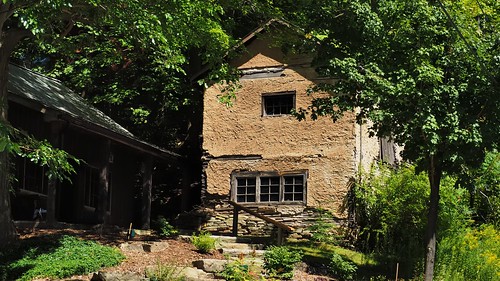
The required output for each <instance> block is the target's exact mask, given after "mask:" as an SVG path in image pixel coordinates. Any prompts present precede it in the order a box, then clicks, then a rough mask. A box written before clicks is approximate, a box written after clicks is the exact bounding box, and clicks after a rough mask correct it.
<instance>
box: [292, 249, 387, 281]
mask: <svg viewBox="0 0 500 281" xmlns="http://www.w3.org/2000/svg"><path fill="white" fill-rule="evenodd" d="M287 246H288V247H289V248H290V249H293V250H297V251H300V252H301V253H303V258H302V260H303V261H304V262H305V263H307V264H308V265H312V266H315V267H317V268H324V267H325V266H326V268H324V269H325V272H327V273H328V274H329V275H330V274H333V275H334V276H336V277H337V278H339V277H341V276H339V274H338V272H337V271H342V272H344V271H345V272H350V271H352V270H351V269H350V268H356V270H355V271H356V275H355V277H356V280H370V278H372V277H374V276H378V275H381V274H384V272H385V271H384V267H383V266H381V265H380V264H379V263H378V261H377V260H376V259H374V258H373V255H370V254H366V253H362V252H359V251H354V250H352V249H347V248H342V247H341V246H337V245H334V244H325V243H317V242H314V241H294V242H289V243H288V244H287ZM334 257H341V259H342V261H343V263H342V264H340V263H337V262H333V261H332V260H333V259H334ZM344 264H345V265H346V266H343V265H344ZM347 264H349V266H347ZM348 267H349V268H348ZM347 280H348V279H347ZM384 280H385V279H384Z"/></svg>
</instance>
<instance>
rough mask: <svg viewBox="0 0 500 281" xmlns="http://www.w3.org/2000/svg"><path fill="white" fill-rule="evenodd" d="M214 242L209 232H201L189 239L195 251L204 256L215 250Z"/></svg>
mask: <svg viewBox="0 0 500 281" xmlns="http://www.w3.org/2000/svg"><path fill="white" fill-rule="evenodd" d="M216 242H217V240H216V239H215V238H213V237H211V236H210V233H209V232H204V231H202V232H200V234H198V235H193V236H192V237H191V243H193V245H194V246H195V247H196V250H198V252H200V253H204V254H207V253H210V252H211V251H213V250H215V243H216Z"/></svg>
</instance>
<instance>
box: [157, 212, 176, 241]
mask: <svg viewBox="0 0 500 281" xmlns="http://www.w3.org/2000/svg"><path fill="white" fill-rule="evenodd" d="M154 225H155V229H156V231H157V232H158V235H160V236H161V237H171V236H174V235H177V233H178V231H177V230H176V229H175V228H174V227H173V226H172V225H171V224H170V223H169V222H168V221H167V219H165V218H164V217H162V216H158V218H157V219H156V221H155V223H154Z"/></svg>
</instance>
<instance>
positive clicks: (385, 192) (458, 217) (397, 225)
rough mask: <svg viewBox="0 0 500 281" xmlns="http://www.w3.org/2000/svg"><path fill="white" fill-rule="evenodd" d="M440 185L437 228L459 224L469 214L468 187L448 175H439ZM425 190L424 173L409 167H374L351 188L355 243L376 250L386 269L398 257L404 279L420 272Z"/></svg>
mask: <svg viewBox="0 0 500 281" xmlns="http://www.w3.org/2000/svg"><path fill="white" fill-rule="evenodd" d="M440 189H441V190H440V196H441V199H440V206H439V208H440V211H439V225H438V228H439V231H440V232H441V233H443V231H445V230H447V229H460V228H463V227H464V226H466V225H467V224H468V223H469V218H470V212H469V209H468V207H467V205H468V192H467V191H466V190H464V189H457V188H455V180H454V179H453V178H451V177H443V179H442V181H441V187H440ZM429 193H430V188H429V180H428V177H427V175H426V174H424V173H418V174H415V168H414V167H413V166H410V165H406V166H403V167H400V168H399V169H396V170H394V169H392V168H389V167H385V166H377V167H375V168H374V170H373V172H372V173H371V174H370V175H367V176H365V177H364V179H363V181H362V183H361V184H360V185H358V186H356V187H355V191H354V194H355V200H354V202H355V206H354V207H355V209H356V211H355V213H356V221H357V223H358V225H359V233H358V247H359V248H360V249H362V250H364V251H365V252H370V253H375V254H376V256H377V257H378V258H379V261H380V262H381V263H382V264H383V263H385V264H387V265H388V268H389V267H390V266H393V265H395V264H396V263H398V262H399V263H400V265H401V266H400V268H399V272H400V276H401V277H403V278H411V277H413V276H415V274H417V275H418V274H420V273H421V271H422V268H423V267H422V266H421V264H422V262H423V260H424V257H425V247H424V245H425V241H424V238H425V229H426V224H427V212H428V210H427V201H428V199H429ZM440 237H442V235H441V236H440ZM389 270H390V271H392V270H393V268H389Z"/></svg>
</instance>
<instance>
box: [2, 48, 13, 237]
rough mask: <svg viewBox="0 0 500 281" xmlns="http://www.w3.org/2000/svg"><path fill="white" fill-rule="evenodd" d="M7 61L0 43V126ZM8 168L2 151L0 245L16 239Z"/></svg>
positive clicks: (4, 106)
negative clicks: (11, 211)
mask: <svg viewBox="0 0 500 281" xmlns="http://www.w3.org/2000/svg"><path fill="white" fill-rule="evenodd" d="M0 40H1V39H0ZM8 59H9V54H6V53H5V48H3V46H2V44H1V41H0V126H1V124H7V110H8V103H7V81H8V79H7V78H8V66H9V63H8ZM9 168H10V165H9V154H8V152H7V151H2V152H0V245H2V244H6V243H8V242H9V241H10V240H13V239H14V238H15V237H16V229H15V228H14V224H13V223H12V217H11V213H10V192H9V190H10V181H9V170H10V169H9Z"/></svg>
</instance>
